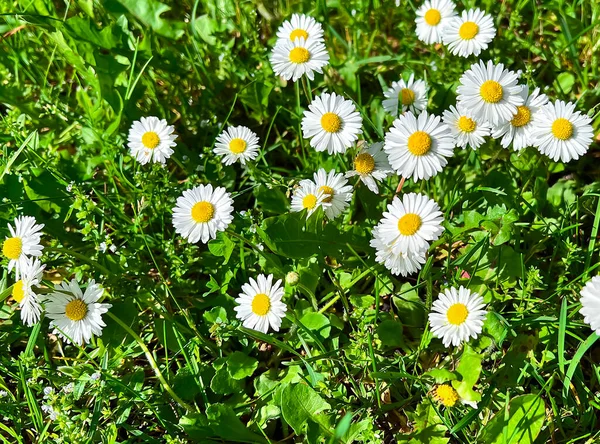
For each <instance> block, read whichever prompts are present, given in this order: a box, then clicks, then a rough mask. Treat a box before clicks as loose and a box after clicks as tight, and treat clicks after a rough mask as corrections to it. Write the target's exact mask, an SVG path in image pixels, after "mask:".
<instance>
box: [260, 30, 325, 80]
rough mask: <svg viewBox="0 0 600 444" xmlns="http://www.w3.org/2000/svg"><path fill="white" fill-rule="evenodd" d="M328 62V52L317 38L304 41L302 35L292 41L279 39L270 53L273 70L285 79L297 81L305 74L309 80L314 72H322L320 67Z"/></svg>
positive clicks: (313, 76) (312, 77)
mask: <svg viewBox="0 0 600 444" xmlns="http://www.w3.org/2000/svg"><path fill="white" fill-rule="evenodd" d="M328 63H329V53H328V52H327V48H325V45H324V44H323V43H322V42H321V41H319V40H311V41H308V42H307V41H306V40H304V37H299V38H296V39H295V40H294V41H290V40H288V39H284V40H279V41H278V42H277V44H276V45H275V47H274V48H273V53H272V54H271V65H272V66H273V71H274V72H275V74H277V75H278V76H281V77H283V78H284V79H285V80H290V79H292V81H294V82H295V81H297V80H298V79H299V78H300V77H302V76H303V75H305V74H306V77H308V78H309V79H310V80H313V79H314V78H315V75H314V72H315V71H316V72H318V73H319V74H322V73H323V70H322V68H323V67H324V66H326V65H327V64H328Z"/></svg>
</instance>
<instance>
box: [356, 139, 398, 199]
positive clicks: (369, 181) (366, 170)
mask: <svg viewBox="0 0 600 444" xmlns="http://www.w3.org/2000/svg"><path fill="white" fill-rule="evenodd" d="M353 165H354V169H353V170H352V171H348V172H346V177H353V176H359V177H360V180H361V181H362V183H364V184H365V185H366V186H367V188H369V190H371V191H372V192H374V193H375V194H379V187H378V186H377V181H380V180H384V179H385V178H386V177H387V176H389V175H390V174H392V173H393V172H394V171H393V170H392V167H391V166H390V163H389V162H388V158H387V154H385V151H383V142H376V143H373V144H371V145H370V146H366V145H365V146H363V147H362V148H361V149H360V151H359V152H358V154H357V155H356V157H355V158H354V162H353Z"/></svg>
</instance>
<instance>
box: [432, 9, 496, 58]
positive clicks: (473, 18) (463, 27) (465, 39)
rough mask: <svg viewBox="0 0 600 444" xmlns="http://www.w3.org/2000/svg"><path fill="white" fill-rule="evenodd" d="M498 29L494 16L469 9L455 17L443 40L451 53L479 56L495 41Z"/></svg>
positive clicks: (446, 28) (463, 55) (447, 27)
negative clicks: (495, 25)
mask: <svg viewBox="0 0 600 444" xmlns="http://www.w3.org/2000/svg"><path fill="white" fill-rule="evenodd" d="M495 35H496V28H495V27H494V20H493V19H492V16H491V15H489V14H486V13H485V12H484V11H481V10H480V9H479V8H477V9H469V10H468V11H463V12H462V15H461V16H460V17H459V16H457V17H453V18H452V19H450V20H449V22H448V25H447V26H446V27H445V28H444V32H443V35H442V39H443V41H444V45H447V46H448V49H449V50H450V52H451V53H452V54H454V55H459V56H461V57H468V56H470V55H471V54H473V55H476V56H478V55H479V53H481V51H482V50H484V49H487V47H488V44H489V43H490V42H491V41H492V40H494V36H495Z"/></svg>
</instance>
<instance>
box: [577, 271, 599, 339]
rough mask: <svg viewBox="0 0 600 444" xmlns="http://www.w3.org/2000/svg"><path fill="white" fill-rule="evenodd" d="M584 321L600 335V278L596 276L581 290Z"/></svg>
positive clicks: (581, 311)
mask: <svg viewBox="0 0 600 444" xmlns="http://www.w3.org/2000/svg"><path fill="white" fill-rule="evenodd" d="M580 302H581V310H579V312H580V313H581V314H582V315H583V320H584V322H585V323H586V324H589V326H590V328H591V329H592V330H594V331H595V332H596V333H598V334H599V335H600V276H594V277H593V278H592V279H591V280H590V281H588V283H587V284H585V287H583V288H582V290H581V300H580Z"/></svg>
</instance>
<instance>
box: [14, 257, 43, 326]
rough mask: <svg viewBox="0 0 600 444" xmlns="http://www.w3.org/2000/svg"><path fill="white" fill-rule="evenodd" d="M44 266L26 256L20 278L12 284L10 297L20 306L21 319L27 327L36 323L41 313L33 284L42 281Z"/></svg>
mask: <svg viewBox="0 0 600 444" xmlns="http://www.w3.org/2000/svg"><path fill="white" fill-rule="evenodd" d="M45 267H46V266H45V265H42V264H41V263H40V261H39V260H38V259H35V260H34V259H30V258H27V259H26V261H25V262H24V265H23V268H22V270H21V279H20V280H18V281H17V282H15V285H14V286H13V290H12V297H13V299H14V300H15V301H16V302H18V303H19V307H20V308H21V321H22V322H23V324H25V325H27V326H28V327H31V326H32V325H33V324H36V323H37V322H38V321H39V320H40V316H41V314H42V306H41V305H40V301H39V298H38V296H37V295H36V294H35V292H34V291H33V286H34V285H39V284H40V282H41V281H42V274H43V272H44V268H45Z"/></svg>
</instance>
